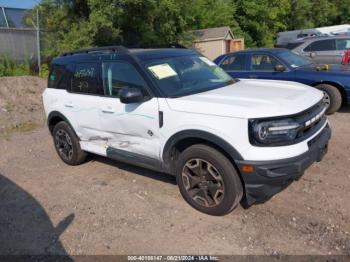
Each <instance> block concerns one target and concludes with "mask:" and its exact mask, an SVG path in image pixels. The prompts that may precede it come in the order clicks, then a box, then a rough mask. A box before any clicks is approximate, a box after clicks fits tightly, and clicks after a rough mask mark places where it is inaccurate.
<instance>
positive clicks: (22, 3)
mask: <svg viewBox="0 0 350 262" xmlns="http://www.w3.org/2000/svg"><path fill="white" fill-rule="evenodd" d="M37 2H39V1H38V0H0V6H5V7H17V8H32V7H33V6H34V5H35V4H36V3H37Z"/></svg>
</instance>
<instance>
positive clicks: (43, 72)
mask: <svg viewBox="0 0 350 262" xmlns="http://www.w3.org/2000/svg"><path fill="white" fill-rule="evenodd" d="M39 76H40V77H42V78H48V77H49V66H48V65H47V64H42V65H41V70H40V73H39Z"/></svg>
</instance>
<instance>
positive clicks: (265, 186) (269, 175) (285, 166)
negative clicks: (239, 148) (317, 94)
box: [236, 125, 331, 207]
mask: <svg viewBox="0 0 350 262" xmlns="http://www.w3.org/2000/svg"><path fill="white" fill-rule="evenodd" d="M330 138H331V129H330V127H329V126H328V125H327V126H326V127H325V128H324V129H323V130H322V131H321V133H320V134H318V135H317V136H316V137H314V138H313V139H311V140H310V141H309V142H308V145H309V150H308V151H307V152H305V153H303V154H301V155H299V156H297V157H293V158H288V159H283V160H273V161H244V160H242V161H236V164H237V165H238V168H239V170H240V173H241V176H242V179H243V182H244V186H245V198H244V199H243V202H242V204H243V206H244V207H249V206H251V205H253V204H256V203H263V202H265V201H267V200H268V199H270V198H271V197H272V196H273V195H275V194H277V193H278V192H280V191H282V190H283V189H285V188H286V187H287V186H288V185H289V184H290V183H292V182H293V181H294V180H298V179H299V178H300V177H301V176H302V175H303V174H304V171H305V170H306V169H307V168H308V167H309V166H311V164H312V163H314V162H320V161H321V160H322V158H323V156H324V155H325V154H326V153H327V149H328V141H329V139H330ZM245 165H249V166H252V167H253V168H254V169H253V171H252V172H244V171H242V170H241V168H242V166H245Z"/></svg>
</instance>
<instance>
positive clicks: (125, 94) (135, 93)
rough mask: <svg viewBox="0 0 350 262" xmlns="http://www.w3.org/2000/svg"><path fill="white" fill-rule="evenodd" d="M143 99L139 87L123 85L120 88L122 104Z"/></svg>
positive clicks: (138, 101)
mask: <svg viewBox="0 0 350 262" xmlns="http://www.w3.org/2000/svg"><path fill="white" fill-rule="evenodd" d="M143 100H144V96H143V94H142V91H141V89H140V88H135V87H123V88H122V90H120V102H122V103H124V104H132V103H140V102H143Z"/></svg>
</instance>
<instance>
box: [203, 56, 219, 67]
mask: <svg viewBox="0 0 350 262" xmlns="http://www.w3.org/2000/svg"><path fill="white" fill-rule="evenodd" d="M200 60H202V61H203V62H204V63H206V64H207V65H208V66H215V63H214V62H212V61H210V60H209V59H208V58H206V57H204V56H201V57H200Z"/></svg>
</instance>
